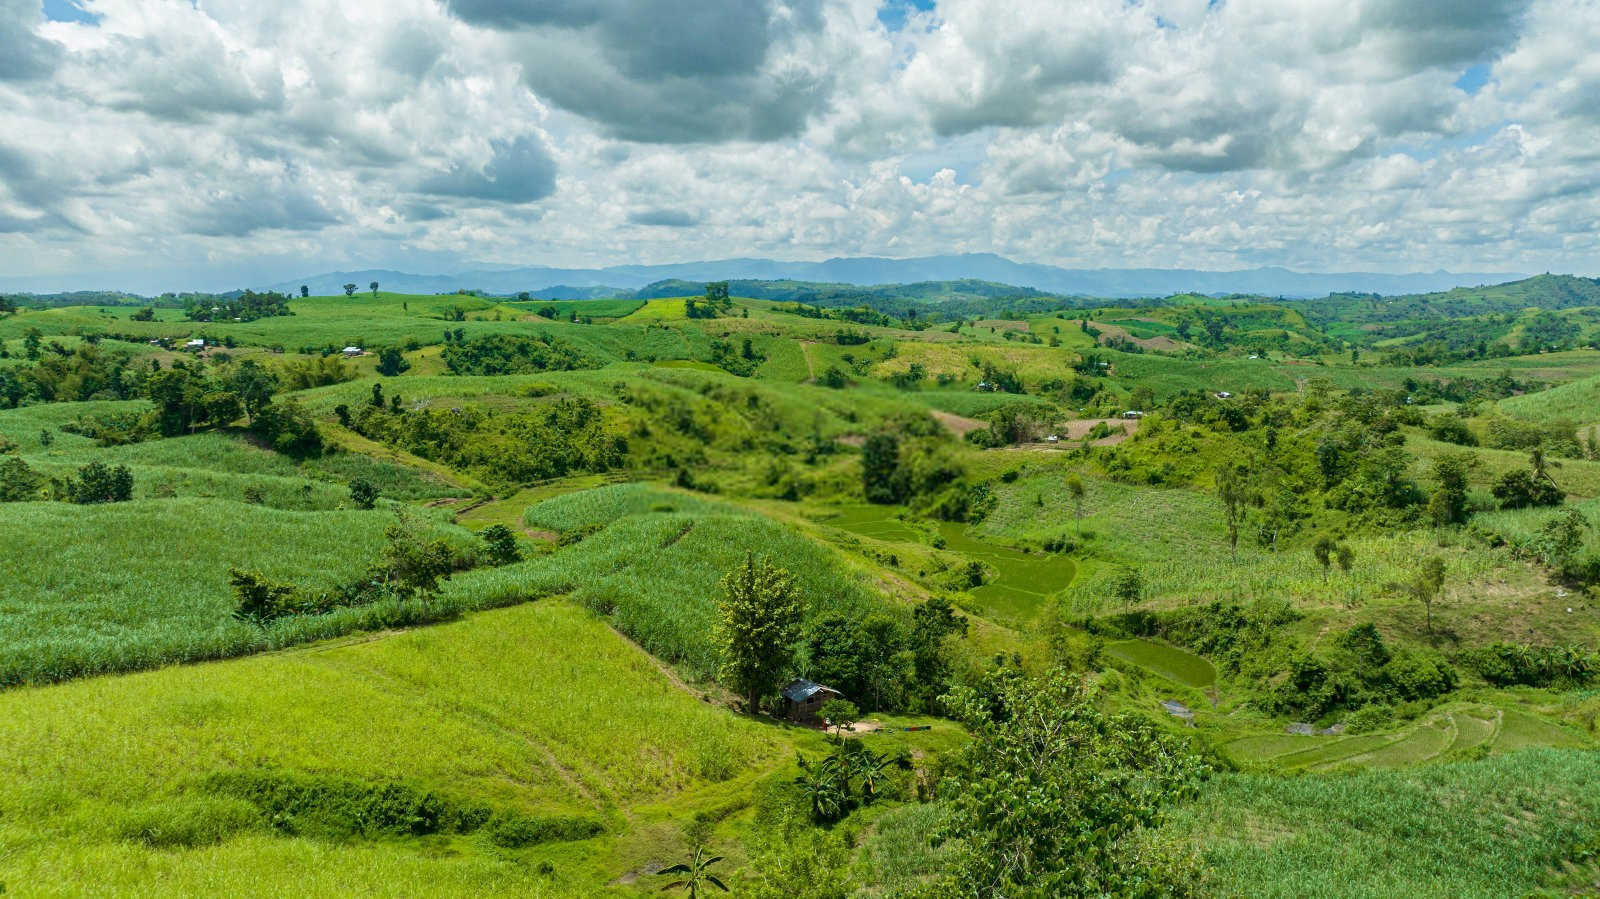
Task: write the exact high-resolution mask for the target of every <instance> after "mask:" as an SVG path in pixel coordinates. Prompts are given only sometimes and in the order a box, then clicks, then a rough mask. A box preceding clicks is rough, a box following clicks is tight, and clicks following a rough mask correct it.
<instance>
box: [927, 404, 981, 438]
mask: <svg viewBox="0 0 1600 899" xmlns="http://www.w3.org/2000/svg"><path fill="white" fill-rule="evenodd" d="M931 414H932V415H933V417H934V418H935V419H937V420H938V422H939V424H942V425H944V426H945V427H947V428H949V429H950V430H951V431H952V432H954V433H955V435H956V436H957V437H965V436H967V434H968V433H969V432H971V431H976V430H978V429H979V428H987V427H988V426H989V423H988V422H986V421H982V420H979V419H976V418H966V417H963V416H960V415H956V414H954V413H952V412H940V411H939V410H937V409H935V410H933V412H932V413H931Z"/></svg>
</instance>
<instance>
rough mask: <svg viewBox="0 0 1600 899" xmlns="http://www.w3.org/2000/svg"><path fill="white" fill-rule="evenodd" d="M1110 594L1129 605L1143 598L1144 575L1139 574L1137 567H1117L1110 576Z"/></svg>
mask: <svg viewBox="0 0 1600 899" xmlns="http://www.w3.org/2000/svg"><path fill="white" fill-rule="evenodd" d="M1111 595H1112V596H1115V597H1116V598H1117V599H1120V600H1122V602H1123V603H1125V604H1127V605H1130V606H1131V605H1133V604H1134V603H1136V602H1138V601H1139V600H1140V599H1143V598H1144V576H1143V575H1141V574H1139V569H1137V568H1134V567H1132V566H1123V567H1122V568H1120V569H1118V570H1117V573H1116V574H1115V575H1113V576H1112V578H1111Z"/></svg>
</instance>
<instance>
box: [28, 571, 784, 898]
mask: <svg viewBox="0 0 1600 899" xmlns="http://www.w3.org/2000/svg"><path fill="white" fill-rule="evenodd" d="M0 745H4V746H5V747H6V752H5V753H4V754H0V846H4V847H5V851H4V852H0V881H4V882H6V883H8V885H9V886H10V887H11V889H12V890H13V891H14V892H18V893H21V894H23V895H32V894H34V893H35V892H42V893H52V892H54V891H66V890H71V891H81V892H82V893H85V894H95V895H135V894H138V895H151V894H152V893H174V894H189V895H196V894H206V893H226V894H228V895H283V894H286V893H298V892H301V891H303V890H305V889H307V888H308V885H312V886H316V885H321V886H323V887H325V888H327V890H328V892H329V893H330V894H338V893H347V892H351V891H354V892H361V893H392V892H393V891H394V890H395V889H396V888H397V887H398V886H399V885H401V884H417V883H426V884H427V885H428V886H427V888H426V890H425V892H427V893H429V894H434V895H437V894H448V895H481V894H496V895H499V894H506V895H551V894H570V895H584V894H587V895H593V893H594V891H595V890H597V889H599V888H600V887H601V884H603V883H604V881H606V880H609V879H611V878H613V877H615V876H616V875H617V874H619V873H621V872H622V871H624V870H626V868H625V867H623V866H621V865H620V864H618V866H617V867H616V868H614V869H612V870H609V871H607V870H606V869H605V865H606V861H605V859H606V858H608V857H609V855H610V853H611V852H612V851H613V850H612V849H611V848H610V847H612V846H613V845H614V844H615V843H616V842H617V841H618V840H623V839H626V838H625V837H623V836H622V835H620V834H618V833H612V834H610V835H607V836H605V837H602V838H600V839H598V840H592V841H589V842H587V843H584V844H579V846H575V847H573V848H572V849H570V850H563V849H562V847H560V846H553V847H549V848H548V849H546V848H544V847H539V848H538V849H535V850H533V852H534V853H535V854H536V855H538V856H540V857H544V858H553V859H554V860H555V861H556V867H557V868H558V871H557V872H556V873H555V874H554V875H551V874H541V873H539V872H538V870H537V868H538V865H537V864H529V863H527V862H526V859H527V854H526V853H510V854H508V853H506V852H505V851H503V850H496V849H493V848H491V847H490V846H489V845H488V844H487V843H485V842H482V841H478V840H456V841H454V842H452V843H442V842H436V843H432V844H428V846H423V845H418V844H415V843H406V842H394V841H388V840H379V841H373V840H362V839H356V840H353V841H345V842H323V841H317V840H307V839H301V838H291V837H287V836H279V835H274V833H273V831H272V830H271V829H270V827H269V826H267V824H266V822H264V821H263V822H261V823H259V824H255V825H253V826H252V825H251V823H250V821H249V819H248V818H247V817H246V818H241V817H240V816H238V815H228V816H224V817H223V818H220V819H219V818H218V816H217V815H215V814H213V813H212V811H211V810H208V808H207V807H206V803H203V802H200V801H199V799H200V798H201V797H203V796H204V795H205V793H204V786H203V785H204V784H205V783H206V782H207V781H208V778H209V776H210V775H212V774H213V773H221V772H240V773H246V774H248V773H254V772H262V773H271V772H282V773H284V774H295V773H303V774H313V775H317V776H321V777H336V778H344V779H350V780H354V781H357V782H364V783H372V784H382V783H387V782H392V781H401V782H404V783H407V784H412V785H415V786H416V787H417V788H419V789H427V790H438V791H442V792H444V793H447V794H451V795H457V796H466V797H472V798H473V799H474V800H477V801H486V802H490V803H493V804H495V805H499V806H504V807H507V808H511V809H516V810H519V811H523V812H526V813H536V814H569V815H581V816H585V817H589V818H598V819H599V820H602V821H604V822H606V823H607V827H608V830H616V829H620V828H622V827H625V826H627V822H629V821H637V818H636V816H643V817H644V819H646V820H647V821H649V822H660V821H662V820H664V819H665V820H667V821H668V822H670V818H668V817H667V815H666V814H664V813H663V812H662V811H657V810H652V806H653V804H655V803H661V802H664V801H668V800H676V799H677V797H681V796H684V795H685V794H689V793H696V792H698V791H705V790H709V789H712V788H714V787H716V786H717V785H719V784H724V783H726V784H727V785H728V786H727V787H726V788H719V789H731V788H735V787H736V786H737V785H738V784H740V783H744V782H746V781H747V780H748V778H749V777H750V776H751V775H752V774H755V773H760V772H764V771H766V770H770V769H771V768H772V767H773V766H775V765H779V764H783V763H785V762H787V760H788V759H790V758H792V749H791V748H790V746H789V743H788V740H787V738H785V737H784V736H783V734H782V732H781V731H779V730H777V729H775V728H769V727H763V726H761V725H758V724H756V723H754V722H752V721H750V720H748V719H746V718H742V717H740V716H735V715H731V714H728V713H727V712H725V711H722V710H720V709H717V708H715V707H713V706H710V705H707V704H705V703H703V702H701V701H699V699H698V698H696V697H695V696H693V695H691V694H689V693H687V692H685V691H683V690H681V689H679V688H677V687H675V686H673V685H672V684H671V683H670V682H669V681H668V680H667V678H665V677H663V676H662V675H661V673H660V671H659V670H658V668H657V667H656V664H655V663H654V662H653V661H651V660H650V659H649V658H648V657H647V656H646V655H645V654H644V653H642V652H640V651H639V650H638V649H636V648H635V647H632V646H630V645H628V644H627V643H626V641H624V640H621V639H619V638H618V637H617V636H616V635H615V634H613V633H612V632H611V631H610V630H609V629H608V628H607V627H606V626H605V625H604V624H603V623H601V622H600V621H598V620H597V619H595V618H594V617H593V616H592V615H590V614H589V613H586V612H584V611H582V610H580V609H577V608H575V607H573V606H571V605H569V604H565V603H559V602H552V603H540V604H532V605H526V606H520V607H517V608H514V609H505V610H501V611H497V612H492V613H486V614H484V615H482V616H475V617H473V618H472V619H470V620H466V621H460V622H456V623H452V624H446V625H442V626H439V627H434V628H428V629H423V630H417V631H411V632H408V633H405V634H398V635H389V636H387V637H385V638H382V639H378V640H372V641H359V642H351V643H348V644H345V645H339V646H326V647H318V648H316V649H315V650H311V651H297V652H292V653H283V654H275V655H268V656H258V657H255V658H250V659H240V660H234V661H228V662H221V663H216V664H210V665H204V666H191V667H183V668H168V669H165V670H161V671H153V672H146V673H141V674H136V675H130V676H127V677H121V678H104V679H95V680H89V681H82V682H78V683H73V684H63V685H58V686H53V687H48V688H39V689H25V690H13V691H9V692H6V693H0ZM724 801H725V799H724ZM213 804H214V803H213ZM689 807H691V808H692V807H693V804H692V801H691V802H690V805H689ZM134 814H137V815H138V816H139V817H140V820H141V821H154V822H157V823H162V824H166V823H170V825H171V827H169V828H166V829H167V830H168V831H172V832H181V833H193V832H198V833H200V834H201V835H202V836H204V837H205V840H206V842H208V843H213V844H214V845H200V846H197V847H195V848H192V849H186V850H182V851H172V850H167V849H154V848H151V847H149V846H147V845H144V844H143V843H141V842H138V841H131V840H127V839H124V838H122V834H124V833H125V832H126V830H127V819H128V816H129V815H134ZM196 816H200V817H201V818H203V819H204V820H196ZM223 825H227V826H223ZM652 828H654V829H652ZM665 828H666V830H667V832H668V833H671V832H674V831H673V825H672V824H671V823H667V824H666V825H665ZM661 833H662V825H661V824H659V823H651V824H650V825H649V826H647V827H645V834H644V836H643V837H642V838H641V839H642V840H643V846H642V848H641V849H640V850H637V851H644V852H648V851H651V849H650V847H651V846H652V845H657V846H658V845H659V842H660V840H661ZM430 846H431V849H430V848H428V847H430ZM580 847H581V848H580ZM433 850H445V851H433ZM658 864H659V863H658ZM596 868H598V869H599V870H598V871H594V870H591V869H596ZM330 870H331V871H335V872H337V875H336V876H332V875H330V874H329V871H330Z"/></svg>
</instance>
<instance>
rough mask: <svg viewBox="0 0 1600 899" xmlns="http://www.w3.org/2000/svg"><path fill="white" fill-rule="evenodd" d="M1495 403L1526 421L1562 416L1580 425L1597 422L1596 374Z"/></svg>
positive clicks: (1599, 394) (1599, 383)
mask: <svg viewBox="0 0 1600 899" xmlns="http://www.w3.org/2000/svg"><path fill="white" fill-rule="evenodd" d="M1499 406H1500V409H1501V411H1503V412H1505V413H1506V414H1507V415H1510V416H1511V417H1512V418H1521V419H1524V420H1526V421H1537V422H1550V421H1557V420H1561V419H1565V420H1567V421H1571V422H1575V423H1577V424H1580V425H1584V424H1593V423H1595V422H1600V376H1595V377H1588V378H1581V379H1579V380H1576V381H1569V382H1567V383H1565V384H1562V385H1559V386H1557V387H1552V388H1550V389H1549V390H1540V391H1537V392H1535V393H1525V394H1523V395H1521V396H1514V397H1510V398H1507V399H1503V400H1501V401H1500V403H1499Z"/></svg>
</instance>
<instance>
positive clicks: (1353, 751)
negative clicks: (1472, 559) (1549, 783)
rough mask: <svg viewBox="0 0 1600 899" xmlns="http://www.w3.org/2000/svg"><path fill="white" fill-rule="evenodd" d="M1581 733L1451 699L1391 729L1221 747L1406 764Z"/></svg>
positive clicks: (1278, 762)
mask: <svg viewBox="0 0 1600 899" xmlns="http://www.w3.org/2000/svg"><path fill="white" fill-rule="evenodd" d="M1590 745H1591V744H1590V742H1589V741H1588V740H1586V739H1585V738H1584V737H1583V736H1582V735H1580V734H1578V733H1576V732H1574V731H1569V730H1567V729H1565V728H1562V727H1559V726H1557V725H1555V724H1551V723H1549V722H1547V721H1544V720H1542V719H1539V718H1536V717H1534V716H1533V715H1530V714H1527V713H1526V712H1519V711H1517V710H1515V709H1502V708H1498V707H1495V706H1487V705H1451V706H1446V707H1444V708H1441V709H1437V710H1435V711H1434V712H1433V713H1432V714H1430V715H1429V716H1428V717H1426V718H1424V719H1422V720H1421V721H1420V722H1418V723H1417V724H1415V725H1412V726H1410V727H1407V728H1403V729H1401V730H1397V731H1392V732H1388V733H1375V734H1360V735H1355V736H1343V735H1338V736H1332V735H1330V736H1297V735H1294V734H1261V735H1256V736H1249V737H1242V738H1240V739H1237V740H1232V741H1230V742H1227V743H1224V744H1222V745H1221V746H1219V747H1218V749H1219V750H1220V751H1221V752H1222V753H1223V754H1224V755H1226V756H1228V757H1229V758H1231V759H1233V760H1234V761H1236V762H1239V763H1240V764H1244V765H1261V764H1265V765H1267V766H1270V767H1273V768H1277V769H1279V770H1284V771H1328V770H1331V769H1335V768H1346V767H1356V768H1402V767H1409V766H1411V765H1417V764H1420V763H1423V762H1427V761H1432V760H1434V759H1438V758H1441V757H1443V756H1446V755H1450V756H1460V755H1462V754H1464V753H1468V752H1481V751H1487V752H1489V753H1491V754H1500V753H1505V752H1510V751H1512V750H1516V749H1524V748H1528V747H1532V746H1555V747H1574V748H1579V747H1589V746H1590Z"/></svg>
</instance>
